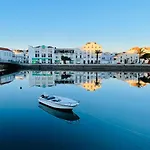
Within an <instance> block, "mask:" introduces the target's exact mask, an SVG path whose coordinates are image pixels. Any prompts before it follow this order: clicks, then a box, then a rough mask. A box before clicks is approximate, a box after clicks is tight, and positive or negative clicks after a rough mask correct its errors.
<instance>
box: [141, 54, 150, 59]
mask: <svg viewBox="0 0 150 150" xmlns="http://www.w3.org/2000/svg"><path fill="white" fill-rule="evenodd" d="M140 58H143V59H150V53H146V54H144V55H142V56H141V57H140Z"/></svg>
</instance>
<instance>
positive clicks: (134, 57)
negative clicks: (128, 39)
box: [113, 53, 139, 64]
mask: <svg viewBox="0 0 150 150" xmlns="http://www.w3.org/2000/svg"><path fill="white" fill-rule="evenodd" d="M113 63H114V64H136V63H139V55H138V54H134V53H133V54H131V53H120V54H118V55H116V56H114V58H113Z"/></svg>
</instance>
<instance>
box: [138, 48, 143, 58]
mask: <svg viewBox="0 0 150 150" xmlns="http://www.w3.org/2000/svg"><path fill="white" fill-rule="evenodd" d="M144 52H145V49H144V48H139V49H137V53H138V54H139V57H141V56H142V55H144V54H145V53H144Z"/></svg>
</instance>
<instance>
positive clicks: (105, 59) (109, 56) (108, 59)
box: [100, 52, 115, 64]
mask: <svg viewBox="0 0 150 150" xmlns="http://www.w3.org/2000/svg"><path fill="white" fill-rule="evenodd" d="M114 56H115V53H109V52H105V53H102V54H101V57H100V58H101V60H100V62H101V64H111V63H112V62H113V59H114Z"/></svg>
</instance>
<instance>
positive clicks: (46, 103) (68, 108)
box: [39, 98, 75, 110]
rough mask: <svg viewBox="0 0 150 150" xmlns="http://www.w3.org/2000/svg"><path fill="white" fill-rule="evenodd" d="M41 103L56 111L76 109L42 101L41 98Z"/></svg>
mask: <svg viewBox="0 0 150 150" xmlns="http://www.w3.org/2000/svg"><path fill="white" fill-rule="evenodd" d="M39 103H41V104H44V105H46V106H48V107H52V108H55V109H61V110H72V109H73V108H74V107H75V106H63V105H59V104H56V103H53V102H51V101H47V100H44V99H41V98H39Z"/></svg>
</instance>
